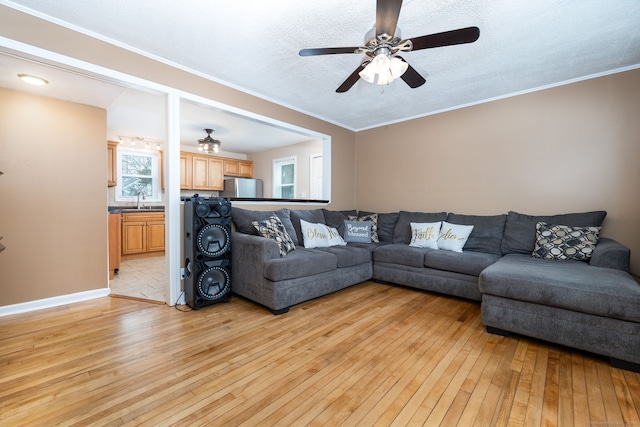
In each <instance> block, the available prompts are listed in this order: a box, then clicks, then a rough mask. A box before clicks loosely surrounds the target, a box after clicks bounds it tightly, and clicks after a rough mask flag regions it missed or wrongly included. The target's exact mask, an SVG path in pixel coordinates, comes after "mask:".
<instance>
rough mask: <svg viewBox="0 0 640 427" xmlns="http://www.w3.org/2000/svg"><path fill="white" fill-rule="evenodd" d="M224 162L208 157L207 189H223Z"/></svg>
mask: <svg viewBox="0 0 640 427" xmlns="http://www.w3.org/2000/svg"><path fill="white" fill-rule="evenodd" d="M223 164H224V162H223V161H222V159H217V158H211V159H209V168H208V174H209V176H208V179H207V187H208V188H207V189H208V190H219V191H222V190H224V166H223Z"/></svg>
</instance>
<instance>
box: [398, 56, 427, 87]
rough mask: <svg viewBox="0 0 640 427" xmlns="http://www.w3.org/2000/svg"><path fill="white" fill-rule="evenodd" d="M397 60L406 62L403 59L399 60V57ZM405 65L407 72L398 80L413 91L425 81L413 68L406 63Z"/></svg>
mask: <svg viewBox="0 0 640 427" xmlns="http://www.w3.org/2000/svg"><path fill="white" fill-rule="evenodd" d="M397 58H398V59H400V60H401V61H402V62H407V61H405V60H404V58H401V57H399V56H398V57H397ZM407 65H408V66H409V67H408V68H407V71H405V72H404V74H402V75H401V76H400V78H401V79H402V80H404V82H405V83H406V84H408V85H409V87H410V88H411V89H415V88H417V87H420V86H422V85H423V84H425V83H426V80H425V79H424V77H422V76H421V75H420V73H418V72H417V71H416V69H415V68H413V67H412V66H411V64H409V63H408V62H407Z"/></svg>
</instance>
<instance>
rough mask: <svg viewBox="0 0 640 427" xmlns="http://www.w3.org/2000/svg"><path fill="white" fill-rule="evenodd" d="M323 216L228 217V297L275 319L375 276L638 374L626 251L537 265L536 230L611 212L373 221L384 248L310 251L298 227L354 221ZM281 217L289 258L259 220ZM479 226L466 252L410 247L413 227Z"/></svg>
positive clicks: (404, 216) (637, 326) (235, 213)
mask: <svg viewBox="0 0 640 427" xmlns="http://www.w3.org/2000/svg"><path fill="white" fill-rule="evenodd" d="M371 214H372V212H362V211H361V212H357V213H356V211H353V210H352V211H330V210H326V209H314V210H288V209H280V210H278V211H252V210H246V209H241V208H237V207H233V208H232V218H233V222H234V225H235V229H234V231H233V232H232V245H231V246H232V272H233V273H232V289H233V292H234V293H236V294H238V295H241V296H243V297H245V298H248V299H250V300H252V301H255V302H257V303H259V304H261V305H263V306H265V307H267V308H268V309H270V310H271V311H272V312H273V313H274V314H282V313H286V312H287V311H288V310H289V308H290V307H291V306H293V305H296V304H299V303H301V302H304V301H308V300H310V299H313V298H317V297H320V296H323V295H326V294H328V293H331V292H335V291H338V290H340V289H343V288H346V287H348V286H352V285H354V284H357V283H361V282H363V281H365V280H369V279H374V280H376V281H379V282H384V283H390V284H397V285H403V286H408V287H413V288H417V289H422V290H426V291H432V292H438V293H443V294H447V295H453V296H456V297H461V298H466V299H470V300H475V301H479V302H481V311H482V321H483V323H484V324H485V326H486V327H487V330H488V331H489V332H491V333H497V334H501V335H508V334H509V333H517V334H522V335H526V336H530V337H534V338H539V339H543V340H546V341H550V342H554V343H557V344H562V345H568V346H571V347H575V348H578V349H582V350H586V351H590V352H594V353H597V354H601V355H604V356H607V357H609V358H610V360H611V363H612V365H614V366H618V367H622V368H626V369H630V370H635V371H638V370H639V369H640V285H639V284H638V283H637V282H636V281H635V280H634V278H633V277H632V276H631V275H630V274H629V255H630V252H629V249H628V248H626V247H625V246H623V245H622V244H620V243H618V242H616V241H614V240H611V239H607V238H600V240H599V241H598V243H597V245H596V247H595V251H593V253H592V255H591V257H590V259H589V260H588V261H575V260H548V259H539V258H534V257H532V252H533V251H534V246H535V240H536V224H538V223H540V222H542V223H549V224H562V225H566V226H572V227H578V226H580V227H598V226H600V225H601V223H602V221H603V220H604V217H605V215H606V212H603V211H597V212H587V213H580V214H566V215H554V216H530V215H523V214H519V213H516V212H509V213H508V214H505V215H493V216H477V215H460V214H455V213H446V212H435V213H426V212H407V211H400V212H393V213H378V214H376V215H375V216H376V217H377V230H376V231H377V236H378V242H372V243H348V244H347V245H346V246H331V247H322V248H313V249H309V248H305V247H304V246H303V243H304V237H303V235H302V230H301V220H303V221H306V222H308V223H320V224H326V225H327V226H328V227H333V228H335V229H336V230H337V231H338V232H339V233H340V234H341V235H343V234H344V221H345V220H346V219H348V218H349V217H350V216H361V217H362V216H365V217H366V216H369V218H370V215H371ZM272 215H275V216H277V218H278V219H279V221H280V222H281V224H282V226H283V227H284V229H285V230H286V232H287V233H286V234H288V235H289V236H290V238H291V241H292V243H293V244H294V245H295V250H292V251H290V252H288V253H286V255H285V256H282V254H281V252H280V247H279V245H278V243H277V242H276V241H275V240H272V239H268V238H264V237H262V236H260V235H258V231H257V229H256V228H255V227H254V225H253V222H254V221H261V220H265V219H266V218H268V217H270V216H272ZM436 221H447V222H448V223H451V224H463V225H473V230H472V232H471V234H470V235H469V237H468V240H467V241H466V243H465V245H464V250H463V251H462V252H453V251H448V250H437V249H430V248H419V247H413V246H410V245H409V243H410V241H411V225H410V224H411V223H430V222H436Z"/></svg>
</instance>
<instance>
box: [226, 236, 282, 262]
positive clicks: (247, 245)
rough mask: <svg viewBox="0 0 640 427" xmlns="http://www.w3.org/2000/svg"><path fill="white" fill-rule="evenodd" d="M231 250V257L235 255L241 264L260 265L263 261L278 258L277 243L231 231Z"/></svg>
mask: <svg viewBox="0 0 640 427" xmlns="http://www.w3.org/2000/svg"><path fill="white" fill-rule="evenodd" d="M231 248H232V251H233V256H236V254H237V255H238V256H239V257H240V258H241V259H242V260H243V263H246V262H251V263H253V264H262V262H264V261H268V260H270V259H275V258H280V249H279V248H278V243H276V241H275V240H271V239H267V238H265V237H262V236H254V235H252V234H245V233H240V232H237V231H233V232H231ZM234 249H235V250H236V251H234Z"/></svg>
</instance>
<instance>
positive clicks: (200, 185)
mask: <svg viewBox="0 0 640 427" xmlns="http://www.w3.org/2000/svg"><path fill="white" fill-rule="evenodd" d="M180 188H181V189H183V190H201V191H205V190H210V191H221V190H223V189H224V162H223V160H222V159H221V158H218V157H213V156H207V155H203V154H194V153H187V152H181V153H180Z"/></svg>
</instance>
